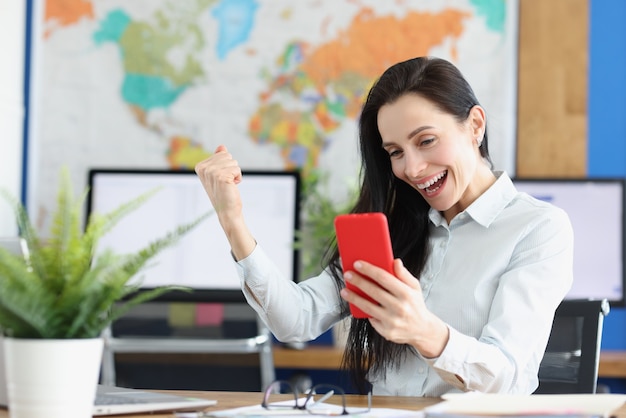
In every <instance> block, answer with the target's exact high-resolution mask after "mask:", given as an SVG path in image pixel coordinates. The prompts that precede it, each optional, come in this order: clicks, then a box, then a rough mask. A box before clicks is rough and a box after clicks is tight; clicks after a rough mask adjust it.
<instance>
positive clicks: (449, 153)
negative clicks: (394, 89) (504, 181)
mask: <svg viewBox="0 0 626 418" xmlns="http://www.w3.org/2000/svg"><path fill="white" fill-rule="evenodd" d="M378 129H379V131H380V134H381V136H382V139H383V143H382V146H383V148H384V149H385V151H387V153H388V154H389V159H390V160H391V167H392V170H393V173H394V175H395V176H396V177H398V178H399V179H401V180H403V181H404V182H406V183H407V184H409V185H410V186H412V187H413V188H414V189H416V190H417V191H418V192H419V193H421V195H422V196H423V197H424V199H426V201H427V202H428V203H429V205H430V206H431V207H432V208H434V209H436V210H438V211H440V212H442V213H443V214H444V216H445V218H446V219H447V220H448V222H450V221H451V220H452V218H454V216H456V215H457V214H458V213H459V212H461V211H463V210H465V209H466V208H467V207H468V206H469V205H470V204H471V203H472V202H473V201H474V200H476V198H477V197H478V196H480V195H481V194H482V193H483V192H484V191H485V190H487V188H488V187H489V186H490V185H491V184H492V183H493V182H494V181H495V177H494V175H493V174H492V173H491V170H490V169H489V167H488V166H487V165H486V164H485V163H484V162H483V160H482V158H481V156H480V151H479V150H478V145H479V143H480V141H482V138H483V133H484V129H485V114H484V111H483V109H482V108H481V107H480V106H474V107H473V108H472V110H471V111H470V115H469V116H468V118H467V119H466V120H465V121H463V122H462V123H459V122H458V121H457V120H456V119H455V118H454V117H453V116H452V115H450V114H448V113H445V112H443V111H442V110H440V109H439V108H437V107H436V106H435V105H434V104H433V103H432V102H430V101H429V100H427V99H424V98H423V97H421V96H419V95H417V94H406V95H404V96H402V97H400V98H399V99H398V100H396V101H395V102H393V103H389V104H386V105H384V106H383V107H381V108H380V110H379V112H378Z"/></svg>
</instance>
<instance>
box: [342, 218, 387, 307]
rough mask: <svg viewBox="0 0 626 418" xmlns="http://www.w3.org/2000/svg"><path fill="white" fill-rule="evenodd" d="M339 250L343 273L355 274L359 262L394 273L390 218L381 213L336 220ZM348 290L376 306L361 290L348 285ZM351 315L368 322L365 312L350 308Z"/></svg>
mask: <svg viewBox="0 0 626 418" xmlns="http://www.w3.org/2000/svg"><path fill="white" fill-rule="evenodd" d="M335 232H336V234H337V246H338V247H339V256H340V257H341V263H342V266H343V272H344V274H345V272H346V271H349V270H353V267H352V266H353V265H354V262H355V261H356V260H363V261H367V262H368V263H371V264H374V265H375V266H377V267H381V268H383V269H385V270H386V271H388V272H389V273H391V274H394V272H393V251H392V249H391V238H390V237H389V225H388V223H387V217H386V216H385V214H384V213H381V212H371V213H352V214H347V215H339V216H337V217H336V218H335ZM346 286H347V287H348V289H350V290H352V291H353V292H356V293H357V294H359V295H361V296H363V297H364V298H366V299H368V300H370V301H372V302H374V303H376V301H374V300H372V298H370V297H369V296H367V295H365V294H364V293H363V292H361V291H360V290H359V289H357V288H355V287H354V286H352V285H350V283H346ZM350 313H351V314H352V316H354V317H355V318H368V317H369V315H367V314H366V313H365V312H363V311H362V310H360V309H359V308H357V307H356V306H353V305H352V304H350Z"/></svg>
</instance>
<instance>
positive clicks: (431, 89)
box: [327, 57, 491, 393]
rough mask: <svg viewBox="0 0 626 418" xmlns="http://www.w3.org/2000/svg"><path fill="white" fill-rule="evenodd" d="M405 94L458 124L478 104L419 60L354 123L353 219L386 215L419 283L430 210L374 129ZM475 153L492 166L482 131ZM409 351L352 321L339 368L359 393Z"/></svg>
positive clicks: (445, 70)
mask: <svg viewBox="0 0 626 418" xmlns="http://www.w3.org/2000/svg"><path fill="white" fill-rule="evenodd" d="M407 93H413V94H418V95H420V96H421V97H423V98H425V99H427V100H429V101H431V102H432V103H433V104H435V105H436V106H437V107H439V108H440V109H441V110H442V111H444V112H446V113H448V114H450V115H452V116H454V117H455V118H456V120H458V121H459V122H463V121H465V120H466V119H467V117H468V116H469V113H470V110H471V109H472V108H473V107H474V106H476V105H478V104H479V103H478V100H476V97H475V95H474V92H473V90H472V88H471V87H470V85H469V84H468V83H467V81H466V80H465V78H464V77H463V75H462V74H461V72H460V71H459V70H458V69H457V68H456V67H455V66H454V65H453V64H451V63H450V62H448V61H446V60H443V59H439V58H432V57H419V58H414V59H410V60H407V61H404V62H400V63H398V64H395V65H393V66H392V67H390V68H389V69H387V70H386V71H385V72H384V73H383V74H382V76H381V77H380V78H379V79H378V81H376V83H375V84H374V86H373V87H372V88H371V90H370V92H369V94H368V96H367V99H366V101H365V104H364V105H363V109H362V111H361V116H360V118H359V141H360V150H361V173H360V179H361V189H360V194H359V197H358V199H357V203H356V204H355V206H354V208H353V209H352V213H361V212H383V213H385V214H386V215H387V219H388V221H389V231H390V234H391V241H392V245H393V252H394V256H395V257H396V258H400V259H402V262H403V263H404V265H405V266H406V267H407V269H408V270H409V271H410V272H411V273H412V274H413V275H414V276H415V277H418V278H419V276H420V273H421V271H422V269H423V268H424V265H425V263H426V259H427V257H428V253H429V251H428V240H429V226H428V211H429V209H430V206H429V205H428V203H427V202H426V201H425V200H424V199H423V198H422V196H421V195H420V194H419V193H418V192H417V191H416V190H414V189H413V188H411V187H410V186H408V185H407V184H406V183H404V182H403V181H402V180H398V179H397V178H396V177H395V176H394V174H393V172H392V170H391V162H390V160H389V155H388V154H387V152H386V151H385V150H384V149H383V148H382V145H381V144H382V138H381V136H380V132H379V131H378V124H377V117H378V111H379V110H380V108H381V107H382V106H383V105H385V104H389V103H393V102H394V101H396V100H397V99H399V98H400V97H401V96H403V95H405V94H407ZM480 153H481V156H482V157H483V158H484V159H485V160H486V161H487V162H488V163H489V164H491V160H490V158H489V152H488V148H487V132H486V130H485V134H484V138H483V141H482V144H481V145H480ZM328 255H329V257H328V260H327V261H328V265H329V266H330V270H331V273H332V275H333V277H334V278H335V280H336V282H337V286H338V288H340V287H343V279H342V271H341V265H340V260H339V253H338V251H337V248H336V244H333V246H332V247H331V248H329V252H328ZM345 309H347V307H346V308H345ZM410 350H411V347H410V346H409V345H405V344H396V343H393V342H390V341H387V340H385V339H384V338H383V337H381V336H380V335H379V334H378V333H377V332H376V331H375V330H374V329H373V327H372V326H371V325H370V323H369V321H368V320H365V319H355V318H352V322H351V324H350V332H349V334H348V341H347V344H346V349H345V352H344V356H343V366H344V368H346V369H348V370H349V371H350V375H351V378H352V381H353V383H354V384H355V386H356V388H357V389H358V390H359V391H360V392H361V393H364V392H366V390H367V387H368V382H367V375H368V374H369V373H370V372H371V373H373V374H375V375H379V376H382V377H383V378H384V376H385V373H386V370H387V369H388V368H390V367H396V368H397V367H399V366H400V365H401V364H402V360H403V359H404V358H405V356H406V355H407V353H408V352H409V351H410Z"/></svg>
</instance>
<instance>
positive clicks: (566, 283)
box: [427, 209, 573, 393]
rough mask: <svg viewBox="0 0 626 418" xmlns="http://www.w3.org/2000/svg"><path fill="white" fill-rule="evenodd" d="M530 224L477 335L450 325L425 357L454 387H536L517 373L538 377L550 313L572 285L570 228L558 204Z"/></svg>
mask: <svg viewBox="0 0 626 418" xmlns="http://www.w3.org/2000/svg"><path fill="white" fill-rule="evenodd" d="M529 228H531V229H530V230H529V231H527V233H526V234H525V235H524V236H523V237H522V238H521V239H520V241H519V242H518V243H517V244H516V246H515V251H514V252H513V254H512V257H511V260H510V262H509V265H508V268H507V269H506V271H505V272H504V273H503V274H502V276H501V277H500V280H499V285H498V288H497V290H496V293H495V296H494V299H493V302H492V305H491V310H490V313H489V319H488V321H487V323H486V324H485V326H484V328H483V330H482V333H481V335H480V337H479V338H473V337H470V336H467V335H464V334H462V333H460V332H458V331H456V330H455V329H454V328H452V327H449V328H450V338H449V341H448V343H447V345H446V347H445V348H444V351H443V352H442V354H441V355H440V356H439V357H438V358H436V359H427V361H428V362H429V364H430V365H431V366H432V367H433V368H434V369H435V370H436V371H437V373H438V374H439V375H440V377H441V378H442V379H443V380H444V381H445V382H447V383H449V384H451V385H452V386H454V387H455V388H458V389H461V390H464V391H469V390H473V391H479V392H491V393H511V392H525V393H531V392H532V391H534V389H535V388H536V386H537V382H538V380H537V379H536V378H535V379H534V381H531V382H530V383H522V382H520V381H518V378H519V379H522V380H523V379H527V376H529V375H534V376H535V377H536V375H537V371H538V368H539V363H540V362H541V359H542V358H543V353H544V351H545V348H546V345H547V342H548V338H549V335H550V330H551V327H552V321H553V318H554V312H555V310H556V308H557V307H558V305H559V303H560V302H561V301H562V299H563V298H564V296H565V295H566V294H567V291H568V290H569V289H570V287H571V284H572V280H573V273H572V268H573V267H572V263H573V232H572V228H571V224H570V222H569V218H568V217H567V215H566V214H565V213H564V212H562V211H561V210H560V209H555V210H554V211H551V212H550V214H549V216H546V217H545V218H544V219H542V220H541V221H539V222H537V223H535V224H533V225H532V226H531V227H529ZM520 376H523V377H520ZM529 385H530V386H529ZM531 386H532V387H531Z"/></svg>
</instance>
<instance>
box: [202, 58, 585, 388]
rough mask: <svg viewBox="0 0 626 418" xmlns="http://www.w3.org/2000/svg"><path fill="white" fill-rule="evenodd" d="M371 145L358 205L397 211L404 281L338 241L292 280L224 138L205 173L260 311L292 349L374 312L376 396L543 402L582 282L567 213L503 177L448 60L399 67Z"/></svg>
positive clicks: (365, 373) (359, 342)
mask: <svg viewBox="0 0 626 418" xmlns="http://www.w3.org/2000/svg"><path fill="white" fill-rule="evenodd" d="M359 142H360V150H361V158H362V161H361V163H362V164H361V166H362V173H361V174H362V175H361V186H360V192H359V195H358V198H357V201H356V204H355V205H354V207H353V208H352V209H351V212H353V213H366V212H382V213H384V214H385V215H386V216H387V219H388V224H389V231H390V236H391V241H392V246H393V252H394V256H395V257H396V259H395V261H394V262H393V269H392V272H388V271H386V270H384V269H382V268H378V267H376V266H374V265H372V264H369V263H367V262H364V261H363V260H358V259H357V260H356V261H355V262H354V264H353V265H342V260H340V257H339V253H338V251H337V247H336V245H335V244H334V243H333V244H331V246H330V247H329V248H328V252H327V254H328V257H327V259H326V260H325V264H326V266H327V268H326V269H325V270H324V271H323V272H322V273H321V274H320V275H318V276H316V277H313V278H310V279H309V280H305V281H301V282H300V283H297V284H296V283H289V282H287V281H285V280H284V278H282V277H281V275H280V274H279V272H278V271H277V269H276V268H275V266H274V264H273V262H271V261H270V259H269V257H268V256H267V255H266V254H265V252H264V250H263V247H262V243H261V242H258V241H257V240H256V238H255V235H253V232H252V231H250V230H249V229H248V227H247V226H246V223H245V221H244V217H243V211H242V206H243V204H244V202H242V201H241V197H240V194H239V191H238V187H239V183H240V182H243V181H245V178H243V177H242V176H241V168H240V167H239V165H238V163H237V161H236V160H235V158H234V156H233V155H232V154H230V152H229V151H228V150H227V148H226V147H225V146H223V145H221V146H219V147H218V148H217V149H216V152H215V154H214V155H213V156H212V157H211V158H209V159H207V160H205V161H202V162H201V163H199V164H198V165H197V166H196V172H197V173H198V175H199V177H200V180H201V181H202V183H203V185H204V187H205V190H206V192H207V194H208V196H209V198H210V200H211V201H212V203H213V206H214V207H216V208H220V210H219V211H218V213H217V215H218V218H219V221H220V224H221V227H222V229H223V230H224V232H225V234H226V237H227V238H228V241H229V243H230V246H231V249H232V253H233V255H234V256H235V258H236V261H237V263H238V266H239V270H238V271H239V274H240V278H241V280H242V282H243V292H244V295H245V296H246V300H247V301H248V303H249V304H250V305H251V306H252V307H253V308H254V309H255V310H256V311H257V312H258V314H259V315H260V317H261V319H262V320H263V321H264V322H265V323H266V324H267V325H268V327H269V328H270V329H271V330H272V332H273V333H274V335H275V336H276V337H277V338H278V339H279V340H281V341H285V342H296V341H308V340H311V339H314V338H316V337H317V336H319V335H320V334H321V333H323V332H324V331H326V330H327V329H328V328H329V327H331V326H332V325H333V324H335V323H337V322H338V321H340V320H341V319H343V318H345V317H347V316H349V311H348V304H352V305H354V306H355V307H357V308H358V309H359V310H360V311H362V312H363V313H364V314H365V315H364V316H367V317H368V318H367V319H361V318H354V317H353V318H352V322H351V326H350V332H349V335H348V338H347V344H346V347H345V352H344V366H346V367H347V368H348V369H349V371H350V372H351V374H352V377H353V380H354V383H355V386H356V388H358V390H359V391H361V392H362V393H367V392H368V391H369V389H370V386H373V390H374V393H375V394H378V395H381V394H384V395H391V394H395V395H405V396H407V395H408V396H440V395H442V394H444V393H446V392H450V391H459V390H460V391H479V392H492V393H520V394H530V393H532V392H533V391H534V390H535V388H536V387H537V383H538V379H537V373H538V367H539V363H540V361H541V359H542V357H543V353H544V350H545V347H546V344H547V341H548V336H549V332H550V329H551V326H552V320H553V317H554V312H555V310H556V307H557V306H558V305H559V303H560V302H561V300H562V299H563V297H564V296H565V294H566V293H567V291H568V289H569V288H570V286H571V283H572V259H573V256H572V248H573V237H572V227H571V224H570V221H569V219H568V217H567V215H566V213H565V212H564V211H562V210H561V209H558V208H556V207H554V206H552V205H550V204H549V203H546V202H542V201H539V200H536V199H534V198H532V197H530V196H529V195H527V194H523V193H518V192H517V190H516V189H515V186H514V185H513V183H512V181H511V179H510V178H509V176H508V175H507V174H506V173H504V172H501V171H493V170H492V163H491V159H490V157H489V150H488V135H487V116H486V113H485V111H484V110H483V108H482V107H481V105H480V103H479V102H478V100H477V99H476V97H475V95H474V92H473V91H472V88H471V87H470V85H469V84H468V83H467V81H466V80H465V78H464V77H463V75H462V74H461V73H460V71H459V70H458V69H457V68H456V67H455V66H454V65H453V64H451V63H450V62H448V61H445V60H443V59H438V58H431V57H419V58H414V59H410V60H407V61H404V62H400V63H397V64H395V65H393V66H391V67H390V68H389V69H387V70H386V71H385V72H384V73H383V74H382V76H381V77H380V78H379V79H378V80H377V81H376V82H375V83H374V85H373V87H372V89H371V90H370V92H369V94H368V96H367V99H366V101H365V104H364V105H363V108H362V111H361V117H360V119H359ZM344 272H345V274H344ZM344 282H349V283H350V287H349V288H350V290H348V289H347V288H344ZM353 289H354V290H353Z"/></svg>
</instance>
